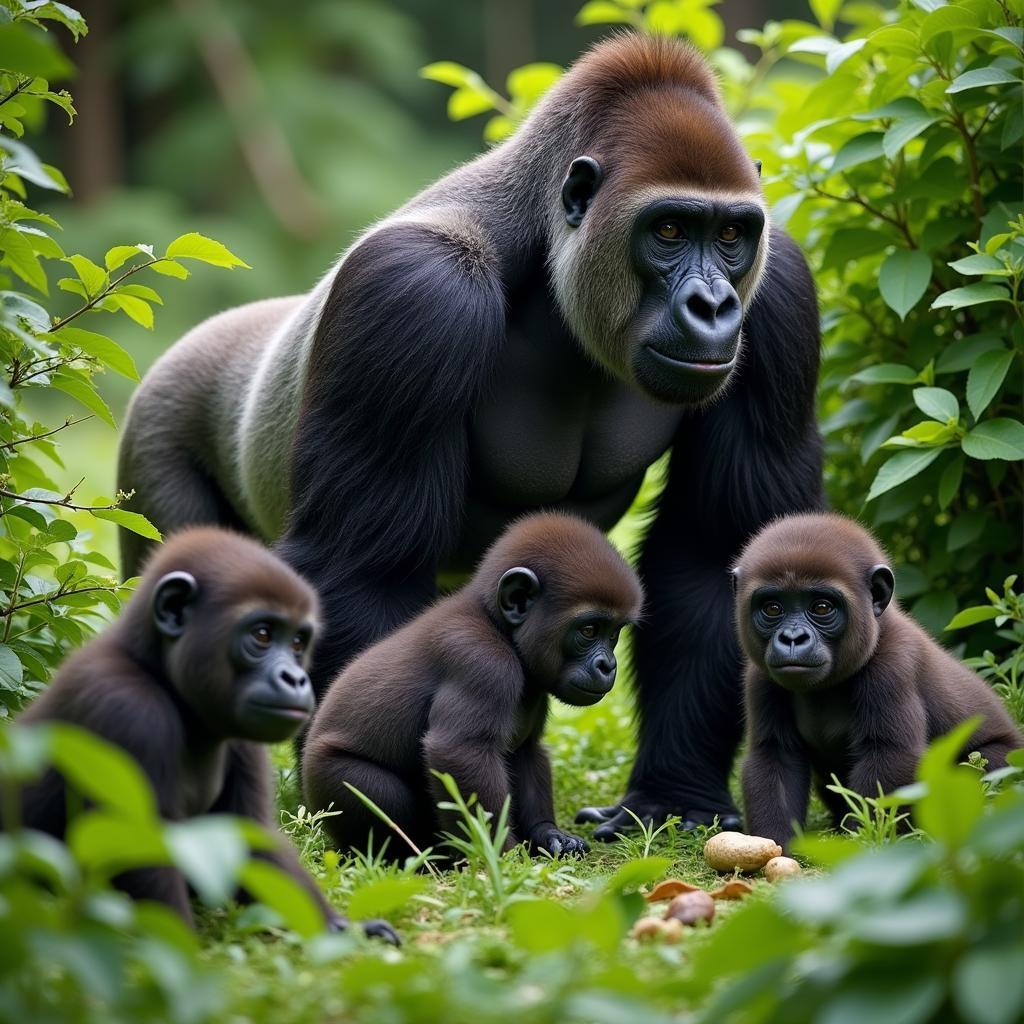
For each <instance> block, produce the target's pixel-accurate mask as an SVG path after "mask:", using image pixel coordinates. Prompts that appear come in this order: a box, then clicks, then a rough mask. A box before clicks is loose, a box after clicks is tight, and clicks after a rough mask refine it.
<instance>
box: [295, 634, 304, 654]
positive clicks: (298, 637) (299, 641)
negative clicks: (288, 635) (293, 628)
mask: <svg viewBox="0 0 1024 1024" xmlns="http://www.w3.org/2000/svg"><path fill="white" fill-rule="evenodd" d="M305 650H306V638H305V637H304V636H302V634H301V633H296V634H295V636H293V637H292V652H293V653H294V654H295V656H296V657H301V656H302V654H303V653H305Z"/></svg>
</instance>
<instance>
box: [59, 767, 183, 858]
mask: <svg viewBox="0 0 1024 1024" xmlns="http://www.w3.org/2000/svg"><path fill="white" fill-rule="evenodd" d="M61 770H62V771H63V768H62V769H61ZM103 781H104V780H103V779H102V777H101V778H100V779H99V780H98V782H99V787H98V788H102V785H103ZM108 784H112V783H108ZM67 843H68V846H69V847H70V849H71V852H72V853H73V854H74V855H75V859H76V860H78V862H79V863H80V864H82V866H83V867H86V868H88V869H89V870H91V871H95V872H99V873H101V874H103V875H106V876H108V877H111V876H113V875H118V874H120V873H121V872H122V871H127V870H129V869H130V868H140V867H156V866H159V865H163V864H167V863H168V860H169V858H168V854H167V846H166V844H165V843H164V837H163V831H162V829H161V827H160V821H159V819H158V818H156V817H152V816H147V817H143V818H137V819H132V818H126V817H124V816H123V815H120V814H117V813H113V812H111V811H107V810H103V811H93V812H90V813H88V814H83V815H80V816H79V817H78V818H76V819H75V820H74V821H72V823H71V827H70V828H69V829H68V836H67Z"/></svg>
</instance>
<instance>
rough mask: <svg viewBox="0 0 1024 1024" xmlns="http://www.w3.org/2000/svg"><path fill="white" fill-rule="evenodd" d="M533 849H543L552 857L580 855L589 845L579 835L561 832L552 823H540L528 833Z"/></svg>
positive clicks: (588, 848) (586, 850)
mask: <svg viewBox="0 0 1024 1024" xmlns="http://www.w3.org/2000/svg"><path fill="white" fill-rule="evenodd" d="M530 845H531V846H532V847H533V848H534V849H535V850H545V851H547V852H548V853H550V854H551V856H552V857H582V856H583V855H584V854H585V853H587V852H588V851H589V850H590V847H589V846H588V845H587V844H586V843H585V842H584V841H583V840H582V839H580V837H579V836H573V835H570V834H569V833H568V832H563V831H562V830H561V829H560V828H555V826H554V825H541V826H539V827H538V828H535V829H534V830H533V832H532V834H531V835H530Z"/></svg>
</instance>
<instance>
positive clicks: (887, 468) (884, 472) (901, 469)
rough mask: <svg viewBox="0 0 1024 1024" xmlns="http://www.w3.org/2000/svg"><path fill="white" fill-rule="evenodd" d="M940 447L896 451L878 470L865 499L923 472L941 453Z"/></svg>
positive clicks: (875, 496)
mask: <svg viewBox="0 0 1024 1024" xmlns="http://www.w3.org/2000/svg"><path fill="white" fill-rule="evenodd" d="M941 452H942V449H941V448H925V449H918V450H915V451H906V452H897V453H896V454H895V455H894V456H893V457H892V458H891V459H889V461H888V462H886V463H884V464H883V465H882V467H881V468H880V469H879V470H878V473H877V474H876V476H875V479H874V481H873V483H872V484H871V490H870V491H868V496H867V498H866V499H865V500H866V501H873V500H874V499H875V498H877V497H878V496H879V495H882V494H885V492H886V491H891V490H892V489H893V488H894V487H899V486H900V484H905V483H906V482H907V481H908V480H911V479H913V478H914V477H915V476H917V474H918V473H923V472H924V471H925V470H926V469H927V468H928V467H929V466H930V465H931V464H932V463H933V462H934V461H935V460H936V459H937V458H938V457H939V455H940V454H941Z"/></svg>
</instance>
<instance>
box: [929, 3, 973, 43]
mask: <svg viewBox="0 0 1024 1024" xmlns="http://www.w3.org/2000/svg"><path fill="white" fill-rule="evenodd" d="M977 25H978V16H977V14H975V13H974V11H971V10H968V9H967V8H966V7H960V6H958V5H956V4H950V5H949V6H947V7H940V8H939V9H938V10H936V11H932V12H931V14H929V15H927V16H926V17H925V19H924V21H922V22H921V27H920V29H919V30H918V31H919V34H920V38H921V45H922V46H926V45H927V44H928V43H929V42H931V40H932V39H934V38H935V37H936V36H937V35H941V34H942V33H943V32H952V31H954V30H956V29H965V28H975V27H976V26H977Z"/></svg>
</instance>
